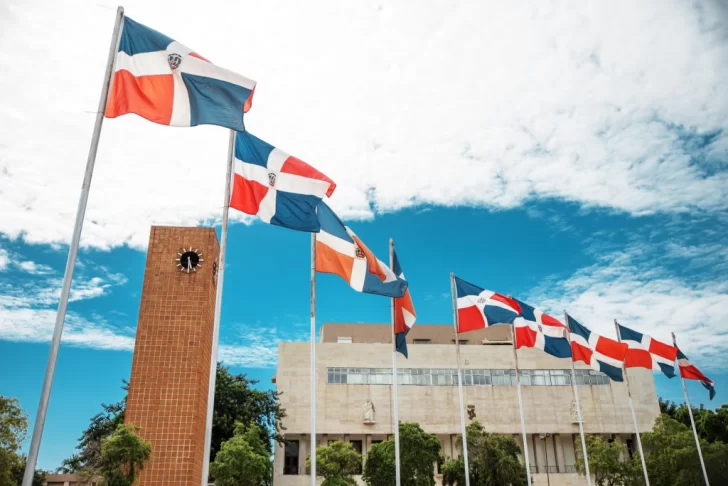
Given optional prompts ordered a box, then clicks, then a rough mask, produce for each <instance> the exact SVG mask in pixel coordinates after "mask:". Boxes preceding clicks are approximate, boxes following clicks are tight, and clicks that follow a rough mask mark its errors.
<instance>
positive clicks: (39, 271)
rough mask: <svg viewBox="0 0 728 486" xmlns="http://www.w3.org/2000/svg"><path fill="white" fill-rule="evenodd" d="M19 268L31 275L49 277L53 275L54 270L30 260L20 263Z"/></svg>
mask: <svg viewBox="0 0 728 486" xmlns="http://www.w3.org/2000/svg"><path fill="white" fill-rule="evenodd" d="M18 267H20V269H21V270H22V271H24V272H27V273H29V274H31V275H48V274H51V273H53V269H52V268H51V267H49V266H48V265H43V264H41V263H35V262H33V261H30V260H27V261H24V262H20V263H18Z"/></svg>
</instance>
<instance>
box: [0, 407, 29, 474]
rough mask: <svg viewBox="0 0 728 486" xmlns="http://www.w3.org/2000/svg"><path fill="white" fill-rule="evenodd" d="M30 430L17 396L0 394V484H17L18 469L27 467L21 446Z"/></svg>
mask: <svg viewBox="0 0 728 486" xmlns="http://www.w3.org/2000/svg"><path fill="white" fill-rule="evenodd" d="M27 432H28V417H27V416H26V415H25V413H23V410H22V409H21V408H20V403H19V402H18V399H17V398H8V397H4V396H2V395H0V485H3V486H4V485H6V484H7V485H15V484H16V481H15V475H16V471H17V470H18V469H21V468H22V469H24V468H25V461H24V460H23V458H22V457H21V456H20V454H19V451H20V446H21V444H22V443H23V441H24V440H25V437H26V434H27Z"/></svg>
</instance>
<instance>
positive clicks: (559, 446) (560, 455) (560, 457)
mask: <svg viewBox="0 0 728 486" xmlns="http://www.w3.org/2000/svg"><path fill="white" fill-rule="evenodd" d="M554 449H556V466H558V468H559V472H564V471H566V462H565V461H564V444H563V438H562V437H561V434H554Z"/></svg>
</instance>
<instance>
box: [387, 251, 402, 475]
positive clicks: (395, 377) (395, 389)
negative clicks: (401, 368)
mask: <svg viewBox="0 0 728 486" xmlns="http://www.w3.org/2000/svg"><path fill="white" fill-rule="evenodd" d="M389 268H391V269H392V271H394V240H393V239H392V238H390V239H389ZM394 312H395V311H394V299H392V394H393V395H394V413H393V414H392V415H393V422H394V424H393V427H394V470H395V476H394V477H395V483H396V485H397V486H400V467H399V398H398V387H399V374H398V373H397V336H396V334H395V332H394V331H395V329H394V322H395V315H394Z"/></svg>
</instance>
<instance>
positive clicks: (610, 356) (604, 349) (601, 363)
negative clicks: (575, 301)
mask: <svg viewBox="0 0 728 486" xmlns="http://www.w3.org/2000/svg"><path fill="white" fill-rule="evenodd" d="M567 319H568V321H569V322H568V324H569V330H570V331H571V333H570V334H569V340H570V341H571V356H572V358H571V359H573V360H574V361H575V362H576V361H583V362H584V363H586V364H588V365H589V366H591V367H592V368H593V369H595V370H597V371H601V372H602V373H604V374H605V375H607V376H608V377H609V378H611V379H612V380H614V381H623V380H624V377H623V376H622V365H623V364H624V357H625V356H626V354H627V349H628V347H627V345H626V344H624V343H620V342H617V341H614V340H612V339H609V338H606V337H604V336H600V335H599V334H597V333H595V332H592V331H590V330H589V329H587V328H586V327H584V326H582V325H581V324H579V323H578V322H576V320H575V319H573V318H572V317H571V316H567Z"/></svg>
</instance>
